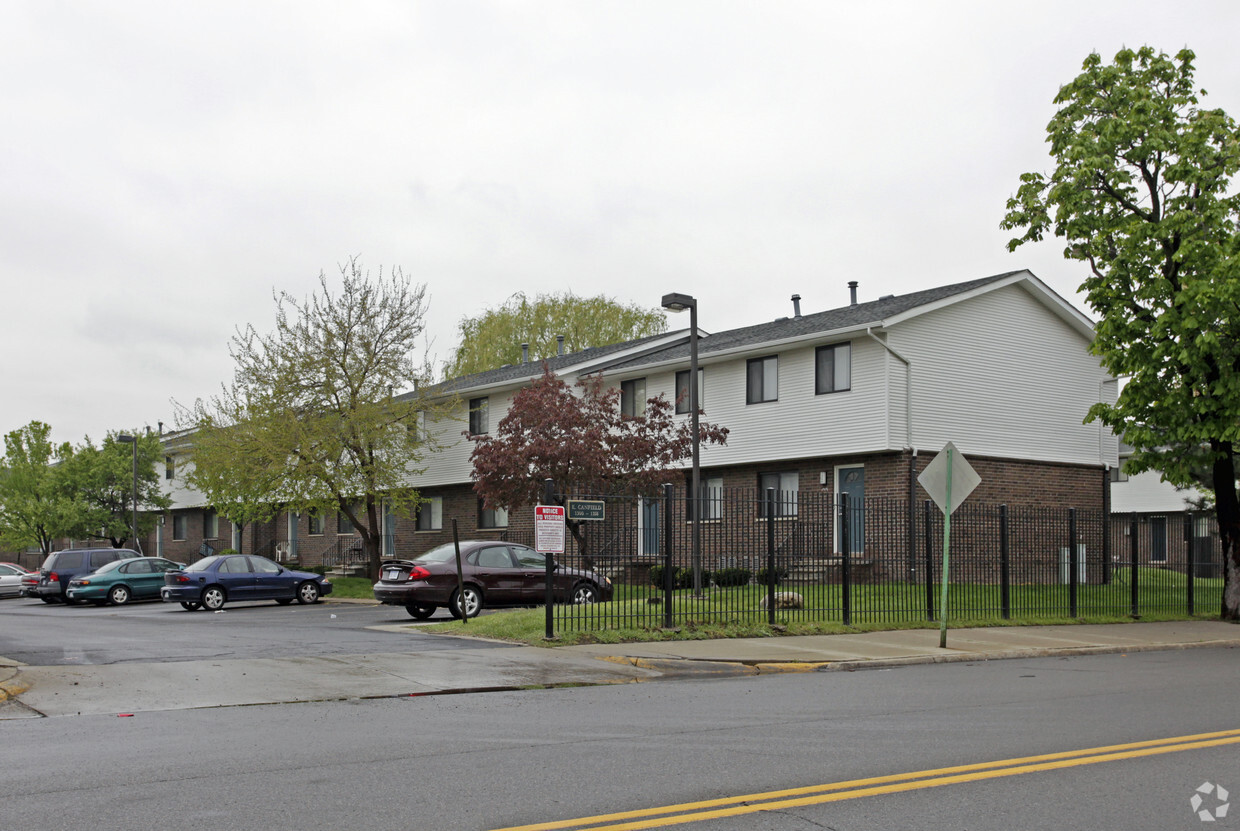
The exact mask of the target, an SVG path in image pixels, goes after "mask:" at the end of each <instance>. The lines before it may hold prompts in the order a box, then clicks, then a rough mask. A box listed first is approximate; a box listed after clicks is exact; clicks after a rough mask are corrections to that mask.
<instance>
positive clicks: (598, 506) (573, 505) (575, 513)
mask: <svg viewBox="0 0 1240 831" xmlns="http://www.w3.org/2000/svg"><path fill="white" fill-rule="evenodd" d="M568 518H569V519H571V520H574V521H576V520H583V519H584V520H593V521H602V520H604V519H606V518H607V503H606V502H604V501H603V500H601V499H570V500H568Z"/></svg>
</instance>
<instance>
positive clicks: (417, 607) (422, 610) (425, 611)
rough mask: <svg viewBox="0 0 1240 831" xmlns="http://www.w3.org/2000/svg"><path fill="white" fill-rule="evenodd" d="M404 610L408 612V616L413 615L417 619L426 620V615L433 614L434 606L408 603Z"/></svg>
mask: <svg viewBox="0 0 1240 831" xmlns="http://www.w3.org/2000/svg"><path fill="white" fill-rule="evenodd" d="M405 611H406V612H408V613H409V616H410V617H415V618H417V619H418V620H426V619H427V618H428V617H430V616H431V615H433V614H435V607H434V606H426V605H423V604H421V603H410V604H408V605H407V606H405Z"/></svg>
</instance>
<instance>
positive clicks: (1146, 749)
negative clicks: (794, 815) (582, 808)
mask: <svg viewBox="0 0 1240 831" xmlns="http://www.w3.org/2000/svg"><path fill="white" fill-rule="evenodd" d="M1224 744H1240V730H1223V731H1220V732H1217V733H1198V734H1196V735H1193V736H1176V737H1174V738H1169V739H1153V740H1150V741H1144V742H1133V743H1131V744H1115V745H1109V746H1107V747H1093V748H1086V749H1084V750H1068V751H1064V752H1062V753H1047V754H1045V755H1042V756H1025V757H1022V758H1018V759H1003V760H1000V761H997V762H979V763H977V764H972V765H957V766H956V767H948V768H937V769H934V770H921V771H915V772H912V773H896V774H892V775H890V776H876V777H873V778H870V779H852V780H849V781H847V782H833V783H831V784H827V785H811V786H809V787H804V788H789V789H787V790H782V791H767V792H766V793H754V794H745V795H744V796H729V797H725V798H723V799H709V800H705V801H703V802H685V803H682V804H680V805H665V806H662V807H659V808H642V809H640V810H636V811H623V812H620V813H615V814H599V815H597V816H593V817H581V818H580V819H567V820H557V821H555V822H541V823H535V824H533V825H518V826H513V827H511V828H501V829H497V831H552V830H553V829H559V828H577V829H585V828H589V829H590V831H630V829H640V828H659V827H662V826H665V825H682V824H685V823H690V822H701V821H702V820H707V819H718V818H720V817H735V816H741V815H743V814H753V813H757V812H759V811H779V810H783V809H785V808H797V807H801V806H804V805H821V804H823V803H826V802H840V801H843V800H845V799H859V798H861V797H865V796H878V795H880V794H889V793H900V792H902V791H914V790H920V789H921V788H938V787H942V786H943V785H957V784H960V783H962V782H976V781H980V780H983V779H997V778H999V777H1002V776H1018V775H1020V774H1022V773H1038V772H1040V771H1044V770H1058V769H1060V768H1068V767H1076V766H1078V765H1096V764H1098V763H1100V762H1116V761H1119V760H1121V759H1135V758H1138V757H1141V756H1156V755H1158V754H1160V753H1178V752H1180V751H1182V750H1200V749H1202V748H1207V747H1217V746H1219V745H1224Z"/></svg>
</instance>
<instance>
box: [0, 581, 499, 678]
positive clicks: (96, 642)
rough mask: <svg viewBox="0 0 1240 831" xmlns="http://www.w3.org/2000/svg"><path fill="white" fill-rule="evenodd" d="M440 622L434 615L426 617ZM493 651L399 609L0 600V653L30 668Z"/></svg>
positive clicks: (350, 605)
mask: <svg viewBox="0 0 1240 831" xmlns="http://www.w3.org/2000/svg"><path fill="white" fill-rule="evenodd" d="M439 618H442V619H444V620H447V619H448V615H447V613H446V612H442V611H441V612H440V613H439V615H438V616H437V618H436V619H439ZM478 646H486V647H490V648H494V647H495V646H496V644H493V643H480V642H475V641H471V640H465V639H461V638H444V637H438V636H430V635H424V634H420V633H419V632H418V631H417V624H415V623H414V621H411V620H410V619H409V616H408V615H407V614H406V613H405V610H404V609H402V608H400V607H396V606H375V605H370V604H362V603H347V602H339V601H333V600H330V599H328V600H326V601H323V602H320V603H317V604H314V605H310V606H302V605H296V604H294V605H292V606H278V605H276V604H275V603H271V602H262V603H232V604H229V605H228V606H227V607H225V608H224V609H223V610H222V611H219V612H203V611H197V612H187V611H185V610H184V609H182V608H181V606H180V604H177V603H160V602H151V603H134V604H130V605H126V606H122V607H117V606H103V607H98V606H93V605H76V606H65V605H63V604H60V603H56V604H46V603H42V602H40V601H37V600H32V599H29V598H6V599H3V600H0V656H3V657H5V658H9V659H12V660H15V661H20V662H21V663H23V664H28V665H31V666H64V665H92V664H119V663H142V662H168V661H195V660H202V659H207V658H225V659H227V658H292V657H305V656H326V655H365V654H372V653H378V652H385V653H386V652H401V651H405V650H411V649H416V650H417V651H419V652H426V651H428V650H436V649H445V650H447V649H453V650H459V649H470V648H476V647H478Z"/></svg>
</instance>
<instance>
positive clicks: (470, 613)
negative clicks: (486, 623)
mask: <svg viewBox="0 0 1240 831" xmlns="http://www.w3.org/2000/svg"><path fill="white" fill-rule="evenodd" d="M461 597H462V593H461V592H460V591H454V592H452V596H451V597H450V598H448V611H449V612H451V613H452V617H454V618H456V619H457V620H460V619H461V618H463V617H465V618H471V617H478V613H479V612H481V611H482V594H481V593H479V591H478V590H477V589H476V588H474V587H473V586H466V587H465V591H464V601H463V602H462V600H461Z"/></svg>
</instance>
